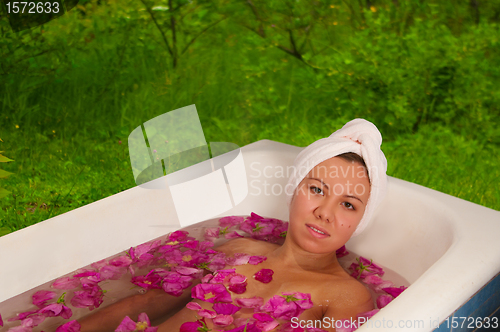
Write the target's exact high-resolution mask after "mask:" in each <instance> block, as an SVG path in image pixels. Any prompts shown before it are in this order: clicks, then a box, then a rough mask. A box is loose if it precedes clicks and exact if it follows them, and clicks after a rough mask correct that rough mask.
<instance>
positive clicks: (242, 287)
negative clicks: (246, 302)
mask: <svg viewBox="0 0 500 332" xmlns="http://www.w3.org/2000/svg"><path fill="white" fill-rule="evenodd" d="M228 289H229V290H230V291H231V292H233V293H235V294H243V293H245V292H246V290H247V283H246V282H244V283H242V284H234V285H229V287H228Z"/></svg>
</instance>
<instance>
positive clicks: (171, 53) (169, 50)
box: [141, 0, 173, 56]
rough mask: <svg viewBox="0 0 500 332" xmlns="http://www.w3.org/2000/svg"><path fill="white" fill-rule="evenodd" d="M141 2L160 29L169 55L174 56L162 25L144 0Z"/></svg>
mask: <svg viewBox="0 0 500 332" xmlns="http://www.w3.org/2000/svg"><path fill="white" fill-rule="evenodd" d="M141 2H142V4H143V5H144V7H146V10H147V11H148V13H149V16H151V19H152V20H153V22H154V24H155V25H156V28H158V30H159V31H160V34H161V36H162V38H163V41H164V42H165V45H167V49H168V53H170V55H172V56H173V52H172V49H171V48H170V45H169V44H168V40H167V37H166V36H165V34H164V33H163V30H162V29H161V28H160V25H159V24H158V22H157V21H156V18H155V16H154V15H153V12H152V11H151V8H149V7H148V5H146V3H145V2H144V0H141Z"/></svg>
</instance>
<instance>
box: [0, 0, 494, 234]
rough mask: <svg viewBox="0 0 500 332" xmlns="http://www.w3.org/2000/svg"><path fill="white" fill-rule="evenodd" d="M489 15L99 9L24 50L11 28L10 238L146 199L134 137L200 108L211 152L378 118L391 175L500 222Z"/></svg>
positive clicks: (5, 108)
mask: <svg viewBox="0 0 500 332" xmlns="http://www.w3.org/2000/svg"><path fill="white" fill-rule="evenodd" d="M170 3H171V4H172V7H173V8H174V9H173V10H172V9H171V8H170V7H169V6H170ZM479 13H480V16H479V21H478V20H477V11H476V10H475V8H474V7H471V5H470V3H469V2H458V1H437V0H433V1H392V0H378V1H355V2H353V1H341V0H338V1H337V0H331V1H314V0H300V1H295V0H293V1H292V0H287V1H275V0H271V1H267V0H266V1H264V0H252V1H227V0H203V1H200V0H193V1H187V0H172V1H168V0H161V1H160V0H155V1H151V0H144V1H138V0H121V1H118V0H109V1H97V0H90V1H80V2H79V4H78V5H77V7H75V8H73V9H72V10H71V11H70V12H68V13H67V14H65V15H63V16H62V17H60V18H58V19H56V20H53V21H51V22H49V23H48V24H45V25H43V26H41V27H38V28H34V29H32V30H26V31H22V32H20V33H17V34H16V33H13V32H11V31H10V30H9V27H8V22H7V21H6V18H5V17H3V18H0V30H1V33H2V34H3V35H2V36H3V37H5V38H2V39H0V55H1V56H2V63H1V64H0V73H1V74H2V75H0V96H1V98H0V114H2V116H1V117H0V127H1V128H2V129H3V130H4V132H5V133H6V134H7V135H9V137H10V139H9V141H8V142H5V143H4V144H5V145H6V150H7V151H11V153H12V154H13V155H15V156H16V161H17V162H16V163H11V164H6V166H5V168H6V170H7V171H10V172H15V173H16V176H15V177H9V178H5V179H4V180H2V182H3V184H4V185H5V186H6V187H8V188H9V189H10V188H12V189H10V190H12V192H13V195H8V196H6V197H4V199H2V200H1V201H0V204H1V205H0V235H1V234H2V230H4V231H5V230H6V229H7V230H9V231H10V230H17V229H20V228H23V227H26V226H29V225H31V224H33V223H36V222H39V221H42V220H45V219H47V218H49V217H52V216H55V215H58V214H60V213H64V212H66V211H70V210H72V209H75V208H77V207H79V206H82V205H85V204H88V203H91V202H93V201H96V200H99V199H102V198H104V197H107V196H109V195H112V194H115V193H117V192H120V191H122V190H125V189H128V188H131V187H134V186H135V182H134V179H133V176H132V172H131V167H130V162H129V156H128V154H127V146H126V143H127V137H128V134H129V133H130V132H131V131H132V130H133V129H135V128H136V127H138V126H140V125H141V124H142V123H144V122H145V121H147V120H149V119H152V118H154V117H155V116H158V115H161V114H163V113H165V112H168V111H170V110H174V109H177V108H180V107H183V106H186V105H190V104H196V106H197V109H198V112H199V116H200V121H201V124H202V127H203V130H204V133H205V136H206V138H207V141H212V142H217V141H221V142H224V141H229V142H234V143H236V144H238V145H239V146H243V145H246V144H249V143H252V142H255V141H257V140H260V139H272V140H276V141H281V142H284V143H288V144H293V145H298V146H305V145H307V144H310V143H311V142H313V141H314V140H316V139H319V138H321V137H325V136H328V135H330V134H331V133H332V131H334V130H336V129H338V128H340V127H341V126H342V125H343V124H344V123H345V122H347V121H349V120H351V119H353V118H355V117H363V118H366V119H368V120H370V121H372V122H374V123H375V124H376V125H377V126H378V127H379V128H380V130H381V131H382V134H383V137H384V145H383V149H384V151H385V152H386V153H387V157H388V159H389V174H390V175H393V176H396V177H399V178H402V179H406V180H409V181H413V182H417V183H419V184H422V185H425V186H428V187H432V188H435V189H437V190H441V191H444V192H447V193H450V194H452V195H456V196H458V197H462V198H465V199H469V200H471V201H474V202H476V203H479V204H483V205H486V206H489V207H492V208H495V209H500V193H499V191H498V190H497V189H496V188H493V187H492V186H491V184H492V183H497V182H498V172H496V171H491V170H493V169H500V167H499V166H500V165H499V164H498V160H500V158H498V154H499V151H500V129H499V128H500V123H499V122H500V116H499V115H500V111H499V106H498V105H500V103H499V101H500V100H499V99H500V91H498V89H497V88H496V87H497V86H499V85H500V81H499V80H500V69H499V68H500V49H499V48H498V43H499V40H498V38H499V37H498V36H500V34H499V31H498V30H499V26H498V20H499V17H500V16H499V15H500V5H499V4H498V3H497V2H495V1H491V2H480V11H479ZM172 19H173V21H174V22H175V24H174V25H172ZM173 27H174V28H173ZM174 30H175V39H174ZM174 40H175V42H174ZM4 135H5V134H4ZM119 142H121V144H120V143H119ZM438 164H439V167H433V172H429V165H438ZM0 175H1V174H0Z"/></svg>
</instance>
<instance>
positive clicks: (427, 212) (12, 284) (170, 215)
mask: <svg viewBox="0 0 500 332" xmlns="http://www.w3.org/2000/svg"><path fill="white" fill-rule="evenodd" d="M301 149H302V148H299V147H295V146H291V145H287V144H282V143H278V142H273V141H269V140H262V141H258V142H255V143H252V144H249V145H247V146H245V147H243V148H241V153H242V156H243V159H244V163H245V169H246V173H247V181H248V195H247V196H246V198H245V199H244V200H243V201H242V202H241V203H240V204H239V205H237V206H236V207H234V208H232V209H230V210H228V211H226V212H224V213H223V214H220V215H219V216H213V217H221V216H225V215H247V214H250V212H255V213H258V214H260V215H262V216H267V217H274V218H279V219H283V220H288V209H287V206H286V203H285V196H284V195H283V193H282V190H281V188H283V187H284V186H285V184H286V181H287V175H286V167H287V166H290V165H291V164H292V163H293V160H294V158H295V156H296V155H297V154H298V152H299V151H300V150H301ZM193 167H196V166H193ZM264 171H265V173H264ZM429 171H432V170H431V169H430V170H429ZM259 175H260V176H259ZM268 176H269V177H268ZM156 181H164V179H159V180H156ZM266 188H267V191H266ZM258 193H260V194H259V195H258ZM179 228H180V224H179V220H178V218H177V214H176V212H175V208H174V204H173V201H172V196H171V194H170V191H169V190H150V189H144V188H141V187H135V188H132V189H129V190H126V191H124V192H121V193H119V194H116V195H113V196H111V197H108V198H105V199H103V200H100V201H98V202H94V203H92V204H89V205H87V206H84V207H81V208H78V209H76V210H73V211H71V212H68V213H65V214H63V215H60V216H57V217H54V218H51V219H49V220H46V221H44V222H41V223H39V224H36V225H33V226H30V227H27V228H25V229H22V230H20V231H17V232H14V233H11V234H8V235H6V236H3V237H0V267H1V270H0V314H2V316H3V319H4V321H6V320H7V319H8V318H10V317H11V316H12V315H13V314H14V313H15V312H18V311H19V310H14V306H15V304H16V303H21V302H23V301H28V299H29V297H30V296H31V294H32V293H33V291H32V290H31V289H33V288H35V287H37V286H40V285H42V284H45V283H47V282H49V281H51V280H54V279H56V278H57V277H59V276H62V275H64V274H68V273H70V272H72V271H74V270H77V269H78V268H81V267H83V266H86V265H89V264H91V263H93V262H95V261H98V260H101V259H104V258H107V257H109V256H112V255H114V254H117V253H119V252H121V251H123V250H127V249H128V248H130V247H131V246H136V245H138V244H141V243H144V242H146V241H149V240H151V239H154V238H157V237H159V236H160V235H162V234H166V233H168V232H171V231H175V230H177V229H179ZM499 239H500V212H498V211H494V210H491V209H488V208H485V207H482V206H480V205H477V204H473V203H470V202H467V201H464V200H461V199H458V198H455V197H452V196H449V195H446V194H443V193H440V192H437V191H434V190H431V189H428V188H425V187H422V186H419V185H416V184H413V183H409V182H406V181H402V180H399V179H396V178H392V177H389V184H388V194H387V196H386V198H385V200H384V202H383V203H382V205H381V206H380V208H379V209H378V211H377V213H376V215H375V219H374V220H373V222H372V223H371V224H370V225H369V227H368V228H367V229H366V230H365V231H364V233H362V234H361V235H360V236H358V237H355V238H353V239H351V240H350V241H349V242H348V243H347V248H348V249H349V250H350V251H354V252H355V253H357V254H359V255H363V256H365V257H369V258H372V259H373V260H374V261H375V262H377V263H380V264H381V265H383V266H385V267H387V268H389V269H391V270H394V271H396V272H397V273H399V274H400V275H401V276H402V277H403V278H405V279H406V280H407V281H408V282H409V283H410V284H411V286H410V287H409V288H408V289H407V290H406V291H405V292H403V293H402V294H401V295H400V296H399V297H398V298H396V299H395V300H394V301H393V302H391V303H390V304H389V305H388V306H387V307H385V308H384V309H383V310H381V311H380V312H379V313H378V314H377V315H376V316H374V317H373V319H372V325H369V324H368V323H367V324H365V326H363V327H362V328H360V329H359V331H360V332H364V331H383V330H386V329H384V327H383V326H382V324H386V325H385V326H388V324H389V322H392V325H393V326H394V327H393V328H394V329H395V330H401V328H399V329H398V328H397V325H398V324H401V322H403V324H405V325H406V327H405V328H404V330H408V331H432V330H433V329H434V328H436V327H437V325H439V323H441V322H442V321H443V320H444V319H445V318H447V317H448V316H450V315H451V314H452V313H453V312H454V311H455V310H456V309H457V308H459V307H460V306H461V305H462V304H463V303H465V302H467V300H468V299H469V298H470V297H471V296H472V295H474V293H476V292H477V291H478V290H479V289H480V288H481V287H482V286H483V285H485V284H486V283H488V281H490V280H491V279H492V278H493V277H495V275H496V274H497V273H498V272H499V271H500V241H499ZM30 290H31V291H30ZM24 292H26V293H25V294H23V295H19V294H21V293H24ZM16 295H18V296H16ZM14 297H15V298H14ZM9 299H10V300H9ZM23 299H24V300H23ZM377 322H378V323H377ZM384 322H385V323H384ZM408 322H410V323H408ZM375 323H376V324H375ZM409 325H411V327H410V326H409ZM417 325H418V326H417ZM388 327H389V326H388ZM4 329H6V328H5V327H4ZM0 330H1V329H0ZM447 330H449V329H447Z"/></svg>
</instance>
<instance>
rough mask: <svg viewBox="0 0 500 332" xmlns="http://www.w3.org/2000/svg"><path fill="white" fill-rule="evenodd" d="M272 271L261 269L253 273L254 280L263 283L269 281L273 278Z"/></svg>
mask: <svg viewBox="0 0 500 332" xmlns="http://www.w3.org/2000/svg"><path fill="white" fill-rule="evenodd" d="M273 274H274V271H273V270H271V269H262V270H260V271H258V272H257V273H255V275H254V277H255V280H257V281H260V282H263V283H265V284H267V283H270V282H271V281H272V280H273Z"/></svg>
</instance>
